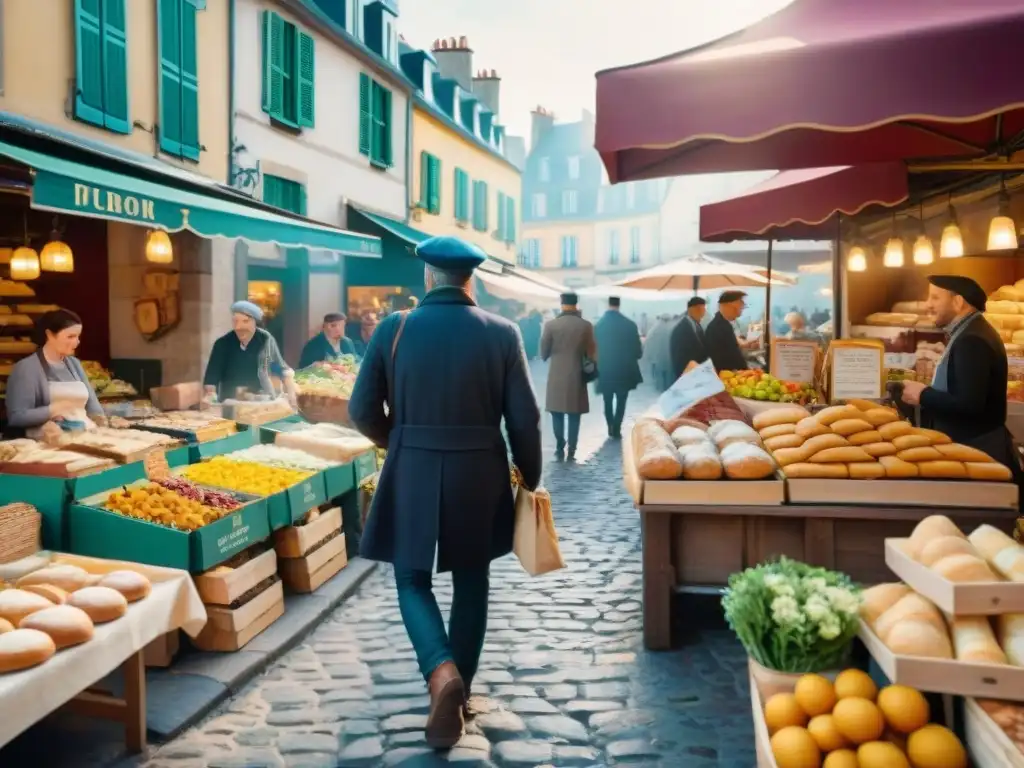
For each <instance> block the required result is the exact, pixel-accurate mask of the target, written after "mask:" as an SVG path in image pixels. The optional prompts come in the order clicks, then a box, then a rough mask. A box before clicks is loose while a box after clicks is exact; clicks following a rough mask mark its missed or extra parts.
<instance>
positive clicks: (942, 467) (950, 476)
mask: <svg viewBox="0 0 1024 768" xmlns="http://www.w3.org/2000/svg"><path fill="white" fill-rule="evenodd" d="M914 450H920V449H917V448H915V449H914ZM917 472H918V474H919V475H920V476H921V477H929V478H932V479H935V480H964V479H966V478H967V467H965V466H964V464H963V462H960V461H949V460H943V461H920V462H918V463H917Z"/></svg>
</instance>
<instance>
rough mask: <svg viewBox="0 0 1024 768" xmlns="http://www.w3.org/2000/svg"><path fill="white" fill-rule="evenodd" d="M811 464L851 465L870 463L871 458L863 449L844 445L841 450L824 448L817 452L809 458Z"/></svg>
mask: <svg viewBox="0 0 1024 768" xmlns="http://www.w3.org/2000/svg"><path fill="white" fill-rule="evenodd" d="M810 460H811V463H812V464H831V463H836V462H838V463H841V464H852V463H853V462H856V461H871V460H872V457H871V455H870V454H868V453H866V452H865V451H864V449H863V448H857V447H856V446H853V445H846V446H843V447H841V448H826V449H825V450H823V451H818V452H817V453H815V454H812V456H811V459H810Z"/></svg>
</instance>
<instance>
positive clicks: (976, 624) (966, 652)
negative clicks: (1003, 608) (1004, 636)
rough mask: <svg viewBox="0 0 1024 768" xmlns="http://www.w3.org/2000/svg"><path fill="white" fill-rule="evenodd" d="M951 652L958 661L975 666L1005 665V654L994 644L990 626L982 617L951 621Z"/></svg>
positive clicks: (966, 617) (962, 617) (960, 618)
mask: <svg viewBox="0 0 1024 768" xmlns="http://www.w3.org/2000/svg"><path fill="white" fill-rule="evenodd" d="M951 634H952V635H953V651H954V653H955V654H956V658H957V660H958V661H969V662H974V663H976V664H1006V661H1007V660H1006V654H1005V653H1003V651H1002V649H1001V648H1000V647H999V645H998V644H997V643H996V637H995V634H993V632H992V625H991V624H989V623H988V619H987V618H985V617H984V616H959V617H957V618H954V619H953V626H952V632H951Z"/></svg>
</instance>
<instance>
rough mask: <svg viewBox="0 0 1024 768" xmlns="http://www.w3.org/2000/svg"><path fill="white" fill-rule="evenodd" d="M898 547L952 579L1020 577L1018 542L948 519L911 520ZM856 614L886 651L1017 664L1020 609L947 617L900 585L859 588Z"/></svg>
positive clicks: (1022, 651)
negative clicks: (912, 523) (966, 532)
mask: <svg viewBox="0 0 1024 768" xmlns="http://www.w3.org/2000/svg"><path fill="white" fill-rule="evenodd" d="M904 551H905V552H906V554H907V555H908V556H910V557H912V558H913V559H915V560H917V561H918V562H920V563H921V564H922V565H926V566H928V567H929V568H931V569H932V570H934V571H935V572H936V573H938V574H939V575H941V576H942V577H943V578H945V579H948V580H949V581H953V582H960V583H963V582H993V581H1002V580H1004V579H1005V580H1008V581H1017V582H1024V547H1022V546H1020V545H1019V544H1017V542H1015V541H1014V540H1013V539H1012V538H1010V537H1009V536H1007V535H1006V534H1005V533H1003V532H1002V531H999V530H997V529H996V528H993V527H992V526H990V525H982V526H980V527H979V528H978V529H977V530H975V531H974V532H973V533H972V534H971V535H970V536H969V537H967V536H964V534H963V533H962V532H961V531H960V529H959V528H957V526H956V524H955V523H954V522H953V521H952V520H950V519H949V518H948V517H943V516H942V515H933V516H932V517H927V518H925V519H924V520H922V521H921V522H920V523H918V525H917V527H916V528H915V529H914V532H913V533H912V534H911V536H910V538H909V539H907V540H906V542H905V546H904ZM861 619H862V620H863V621H864V623H865V624H867V625H868V626H869V627H871V629H872V631H873V632H874V633H875V634H876V635H877V636H878V638H879V639H880V640H881V641H882V642H883V643H885V645H886V646H887V647H888V648H889V650H891V651H892V652H893V653H895V654H897V655H900V656H927V657H931V658H940V659H953V658H955V659H957V660H959V661H966V662H972V663H981V664H1011V665H1013V666H1018V667H1024V613H1010V614H1003V615H1001V616H995V617H993V619H994V621H990V619H989V617H987V616H955V617H954V616H946V615H944V614H943V613H942V612H941V611H940V610H939V609H938V608H937V607H936V606H935V604H934V603H932V602H931V601H930V600H928V599H927V598H925V597H922V596H921V595H919V594H917V593H916V592H914V591H913V590H912V589H911V588H910V587H908V586H907V585H905V584H900V583H897V584H879V585H877V586H875V587H871V588H870V589H868V590H866V591H865V592H864V601H863V603H862V605H861Z"/></svg>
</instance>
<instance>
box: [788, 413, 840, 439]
mask: <svg viewBox="0 0 1024 768" xmlns="http://www.w3.org/2000/svg"><path fill="white" fill-rule="evenodd" d="M796 433H797V434H798V435H800V437H803V438H806V439H808V440H809V439H810V438H812V437H817V436H818V435H830V434H832V430H831V429H830V428H828V427H826V426H825V425H824V424H822V423H821V422H820V421H818V420H817V419H816V418H814V417H813V416H808V417H807V418H806V419H801V420H800V421H799V422H797V425H796Z"/></svg>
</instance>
